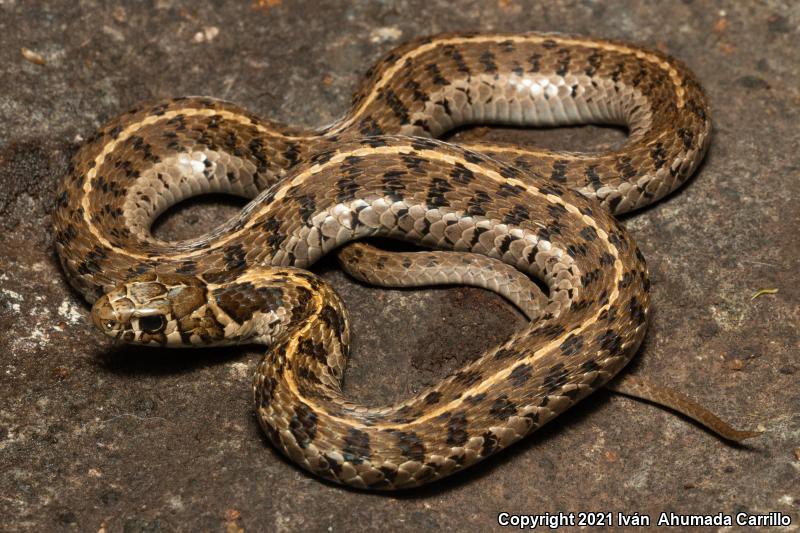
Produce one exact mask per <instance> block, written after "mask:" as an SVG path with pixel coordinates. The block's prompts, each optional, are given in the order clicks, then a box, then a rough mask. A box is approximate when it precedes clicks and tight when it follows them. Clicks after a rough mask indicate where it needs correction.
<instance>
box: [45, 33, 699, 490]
mask: <svg viewBox="0 0 800 533" xmlns="http://www.w3.org/2000/svg"><path fill="white" fill-rule="evenodd" d="M475 123H481V124H510V125H524V126H556V125H571V124H585V123H610V124H621V125H626V126H627V127H628V129H629V138H628V141H627V143H626V144H625V146H624V147H623V148H621V149H620V150H618V151H614V152H610V153H601V154H579V153H565V152H553V151H534V150H528V149H522V148H519V147H516V146H510V145H491V144H485V143H474V144H469V145H461V146H455V145H451V144H446V143H443V142H440V141H436V140H432V139H431V138H435V137H438V136H440V135H442V134H443V133H445V132H447V131H448V130H451V129H453V128H455V127H458V126H460V125H464V124H475ZM710 127H711V126H710V119H709V114H708V108H707V104H706V99H705V97H704V95H703V92H702V90H701V89H700V87H699V85H698V83H697V82H696V80H695V78H694V77H693V76H692V75H691V74H690V72H689V71H688V70H687V69H686V67H684V66H683V65H682V64H681V63H679V62H677V61H675V60H674V59H671V58H669V57H668V56H666V55H664V54H662V53H660V52H656V51H649V50H645V49H641V48H638V47H635V46H631V45H628V44H622V43H615V42H609V41H601V40H589V39H583V38H576V37H566V36H559V35H540V34H515V35H485V34H472V35H466V34H465V35H442V36H438V37H433V38H427V39H422V40H417V41H413V42H411V43H408V44H406V45H403V46H401V47H400V48H397V49H395V50H393V51H392V52H390V53H389V54H387V55H386V56H385V57H384V58H383V59H382V60H381V61H380V62H379V63H378V64H377V65H376V66H375V67H374V68H372V69H370V71H369V73H368V75H367V77H366V80H365V82H364V83H363V84H362V86H361V88H360V89H359V91H358V92H357V94H356V95H355V97H354V99H353V103H352V106H351V110H350V111H349V112H348V113H347V114H346V115H345V116H344V117H343V118H342V119H341V120H339V121H337V122H336V123H334V124H332V125H330V126H328V127H326V128H324V129H321V130H318V131H305V130H302V129H299V128H292V127H287V126H284V125H281V124H277V123H274V122H270V121H265V120H261V119H259V118H257V117H256V116H254V115H252V114H250V113H248V112H247V111H245V110H243V109H241V108H239V107H237V106H235V105H232V104H229V103H225V102H221V101H218V100H213V99H208V98H182V99H175V100H170V101H167V102H163V103H159V104H155V105H150V106H146V107H141V108H138V109H134V110H132V111H130V112H128V113H126V114H124V115H122V116H120V117H117V118H116V119H114V120H112V121H111V122H110V123H109V124H107V125H106V126H105V127H103V128H102V129H101V130H100V131H98V132H97V133H96V134H95V135H94V136H92V137H91V138H90V139H88V140H87V142H86V144H85V145H84V146H83V147H82V148H81V150H80V151H79V152H78V154H77V155H76V156H75V158H74V160H73V166H72V168H71V169H70V172H69V175H68V176H67V178H66V179H65V181H64V184H63V186H62V188H61V190H60V192H59V195H58V199H57V202H56V208H55V211H54V222H55V241H56V248H57V251H58V255H59V257H60V259H61V263H62V265H63V267H64V270H65V272H66V274H67V277H68V279H69V281H70V283H71V284H72V285H73V286H74V287H75V288H76V289H77V290H78V291H80V292H81V293H82V294H83V295H84V297H86V299H87V300H88V301H90V302H95V301H96V302H95V305H94V308H93V312H92V316H93V319H94V321H95V323H96V325H97V326H98V327H99V328H101V329H102V330H104V331H105V332H106V333H107V334H109V335H112V336H114V337H116V338H119V339H121V340H124V341H128V342H138V343H146V344H147V343H149V344H156V345H168V346H186V345H201V346H207V345H219V344H236V343H263V344H266V345H268V346H270V348H269V351H268V353H267V356H266V357H265V358H264V360H263V362H262V363H261V364H260V365H259V367H258V370H257V372H256V378H255V398H256V403H257V413H258V418H259V420H260V422H261V425H262V427H263V428H264V430H265V431H266V433H267V434H268V436H269V438H270V440H271V441H272V442H273V443H274V444H275V446H276V447H277V448H279V449H281V450H282V451H283V452H284V453H286V454H287V455H288V456H289V457H291V458H292V459H293V460H294V461H295V462H297V463H298V464H300V465H301V466H303V467H304V468H306V469H308V470H310V471H311V472H313V473H315V474H317V475H320V476H322V477H325V478H328V479H331V480H334V481H337V482H340V483H344V484H348V485H353V486H358V487H369V488H379V489H395V488H402V487H410V486H415V485H419V484H422V483H426V482H429V481H432V480H435V479H439V478H442V477H444V476H446V475H448V474H451V473H453V472H455V471H457V470H460V469H462V468H465V467H467V466H469V465H471V464H473V463H475V462H476V461H479V460H481V459H483V458H485V457H488V456H490V455H492V454H493V453H495V452H497V451H498V450H501V449H503V448H505V447H506V446H508V445H510V444H511V443H513V442H514V441H516V440H518V439H520V438H522V437H523V436H524V435H526V434H528V433H530V432H531V431H533V430H535V429H537V428H539V427H541V426H542V425H543V424H544V423H546V422H547V421H549V420H551V419H552V418H554V417H555V416H557V415H558V414H560V413H562V412H563V411H564V410H566V409H567V408H568V407H570V406H571V405H573V404H575V403H576V402H578V401H579V400H581V399H582V398H584V397H586V396H587V395H588V394H590V393H591V392H593V391H594V390H596V389H598V388H599V387H601V386H602V385H603V384H605V383H606V382H607V381H608V380H609V379H610V378H611V377H613V376H614V375H615V374H616V373H617V372H618V371H619V370H620V369H622V367H623V366H624V365H625V364H626V363H627V362H628V361H629V359H630V358H631V357H632V355H633V354H634V352H635V351H636V349H637V347H638V345H639V344H640V342H641V340H642V338H643V336H644V333H645V328H646V323H647V315H648V305H649V301H650V297H649V291H648V289H649V280H648V275H647V270H646V267H645V263H644V258H643V257H642V255H641V253H640V252H639V250H638V249H637V247H636V245H635V243H634V242H633V241H632V240H631V238H630V236H629V235H628V233H627V232H626V231H625V229H624V228H623V227H622V226H620V225H619V224H618V223H617V221H616V220H615V219H614V218H613V216H612V214H611V213H612V212H613V213H621V212H625V211H628V210H631V209H635V208H638V207H641V206H643V205H646V204H649V203H651V202H654V201H656V200H658V199H659V198H661V197H663V196H664V195H666V194H667V193H669V192H670V191H672V190H674V189H675V188H676V187H678V186H679V185H680V184H681V183H682V182H684V181H685V180H686V179H687V178H688V176H689V175H690V174H691V173H692V172H693V171H694V169H695V168H696V167H697V165H698V163H699V162H700V160H701V159H702V157H703V155H704V153H705V150H706V147H707V144H708V141H709V133H710ZM576 191H577V192H576ZM207 192H226V193H231V194H236V195H241V196H244V197H247V198H252V199H253V201H252V202H251V203H249V204H248V205H247V206H246V207H245V208H244V209H243V210H242V211H241V213H240V214H239V215H238V216H236V217H235V218H234V219H232V220H230V221H228V222H226V223H225V224H223V225H222V226H220V227H219V228H217V229H216V230H214V231H212V232H211V233H209V234H207V235H204V236H202V237H199V238H195V239H190V240H186V241H180V242H164V241H160V240H158V239H156V238H154V237H153V236H152V235H151V234H150V225H151V223H152V222H153V220H154V219H155V218H156V217H157V216H158V215H159V214H160V213H162V212H163V211H164V210H166V209H167V208H169V207H170V206H172V205H174V204H176V203H177V202H180V201H181V200H183V199H185V198H188V197H190V196H194V195H197V194H201V193H207ZM601 205H602V206H603V207H601ZM370 236H382V237H388V238H392V239H400V240H404V241H408V242H411V243H413V244H416V245H419V246H422V247H427V248H435V249H440V250H455V251H459V252H471V253H473V254H480V255H482V256H486V257H488V258H491V259H485V258H479V257H478V256H474V255H461V254H452V253H450V254H449V255H448V254H446V253H445V254H439V255H437V253H430V254H429V255H425V256H424V264H423V265H422V266H421V267H420V265H419V264H416V263H415V260H412V258H411V256H400V257H399V258H398V259H397V260H396V261H395V262H393V261H391V260H389V258H390V257H391V256H386V255H382V252H377V251H374V250H372V249H371V248H369V247H366V246H364V245H356V246H357V247H353V245H351V246H350V247H344V248H342V249H341V250H342V252H341V253H340V258H341V260H342V262H343V264H344V265H345V266H346V267H347V268H348V270H349V271H351V272H354V273H356V274H358V275H360V277H362V278H363V279H370V280H372V281H376V282H378V283H384V284H392V283H395V284H401V285H404V284H405V285H407V284H413V283H417V282H420V279H422V280H423V281H425V280H426V279H427V280H428V281H434V282H437V283H444V282H454V283H458V282H467V283H472V284H476V285H481V286H486V287H488V288H491V289H493V290H496V291H498V292H501V293H503V291H505V295H506V296H508V297H510V298H511V299H512V300H514V301H515V302H516V303H518V305H520V306H521V308H523V310H525V312H526V313H527V314H528V315H529V316H530V317H531V318H533V319H535V320H534V321H533V322H532V323H531V324H530V325H529V326H528V327H526V328H525V329H524V330H523V331H521V332H519V333H517V334H515V335H514V336H513V337H512V338H511V339H510V340H509V341H508V342H506V343H504V344H503V345H502V346H499V347H497V348H495V349H492V350H490V351H488V352H486V353H484V354H483V355H482V356H481V357H480V358H479V359H477V360H476V361H474V362H473V363H471V364H469V365H467V366H466V367H464V368H463V369H461V370H460V371H458V372H457V373H455V374H453V375H451V376H449V377H448V378H446V379H443V380H442V381H441V382H439V383H438V384H437V385H435V386H433V387H430V388H428V389H426V390H424V391H422V392H421V393H419V394H417V395H416V396H414V397H413V398H410V399H408V400H406V401H403V402H400V403H398V404H395V405H389V406H384V407H367V406H363V405H357V404H354V403H350V402H348V401H347V400H345V399H344V398H343V397H342V394H341V379H342V373H343V370H344V367H345V360H346V356H347V349H348V335H349V333H348V323H347V314H346V312H345V309H344V308H343V306H342V304H341V302H340V300H339V298H338V297H337V296H336V294H335V293H334V292H333V290H332V289H331V288H330V287H329V286H328V285H327V283H325V282H324V281H322V280H321V279H320V278H318V277H316V276H314V275H313V274H311V273H309V272H307V271H305V270H302V269H304V268H306V267H309V266H310V265H312V264H313V263H314V262H315V261H317V260H318V259H319V258H320V257H322V256H323V255H324V254H326V253H328V252H330V251H332V250H334V249H337V248H338V247H340V246H342V245H344V244H345V243H348V242H350V241H353V240H356V239H361V238H365V237H370ZM418 257H423V256H418ZM497 260H499V261H502V263H505V264H506V265H508V266H505V267H498V266H497V265H498V264H499V262H498V261H497ZM426 270H427V271H428V272H430V273H432V274H430V277H429V278H424V277H423V278H419V276H424V272H425V271H426ZM518 271H520V272H523V273H525V274H528V275H530V276H533V277H536V278H539V279H540V280H541V281H543V282H544V284H545V285H546V286H547V288H548V294H541V293H537V292H536V291H535V290H531V291H528V292H527V293H526V289H525V288H524V287H525V282H524V280H523V281H521V282H520V283H519V284H518V285H515V283H516V281H514V280H516V279H517V278H518V277H519V276H520V275H521V274H519V273H518ZM393 276H394V277H393ZM415 280H416V281H415ZM528 285H529V286H533V284H532V283H529V284H528ZM519 287H522V288H521V289H519V290H517V289H518V288H519ZM525 302H527V303H525ZM525 306H528V307H527V308H526V307H525Z"/></svg>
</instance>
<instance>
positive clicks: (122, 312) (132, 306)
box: [92, 273, 224, 347]
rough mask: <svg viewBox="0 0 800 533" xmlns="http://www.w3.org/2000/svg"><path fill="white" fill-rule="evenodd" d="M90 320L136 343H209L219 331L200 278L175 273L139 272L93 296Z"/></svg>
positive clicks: (221, 330) (217, 337) (219, 335)
mask: <svg viewBox="0 0 800 533" xmlns="http://www.w3.org/2000/svg"><path fill="white" fill-rule="evenodd" d="M92 321H93V322H94V324H95V325H96V326H97V327H98V328H100V330H101V331H102V332H103V333H105V334H106V335H108V336H110V337H114V338H115V339H119V340H122V341H124V342H129V343H137V344H152V345H159V346H176V347H179V346H190V345H209V344H213V343H217V342H219V341H220V340H221V339H223V337H224V326H222V325H221V324H219V322H218V321H217V320H216V318H215V317H214V314H213V313H212V311H211V309H209V306H208V299H207V289H206V285H205V282H203V281H202V280H201V279H199V278H197V277H195V276H188V275H180V274H152V273H151V274H144V275H142V276H138V277H135V278H131V279H129V280H127V281H125V282H123V283H121V284H119V285H117V286H116V287H114V288H113V289H112V290H110V291H109V292H107V293H106V294H105V295H103V296H102V297H101V298H100V299H98V300H97V301H96V302H95V304H94V307H92Z"/></svg>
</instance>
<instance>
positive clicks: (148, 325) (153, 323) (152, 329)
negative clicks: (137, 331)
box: [139, 315, 167, 333]
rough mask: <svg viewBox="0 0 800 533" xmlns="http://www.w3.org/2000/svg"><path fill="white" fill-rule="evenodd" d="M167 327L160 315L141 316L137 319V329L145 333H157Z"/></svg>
mask: <svg viewBox="0 0 800 533" xmlns="http://www.w3.org/2000/svg"><path fill="white" fill-rule="evenodd" d="M166 325H167V321H166V319H165V318H164V317H163V316H161V315H150V316H143V317H142V318H140V319H139V327H140V328H142V331H144V332H145V333H158V332H160V331H162V330H163V329H164V327H165V326H166Z"/></svg>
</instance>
